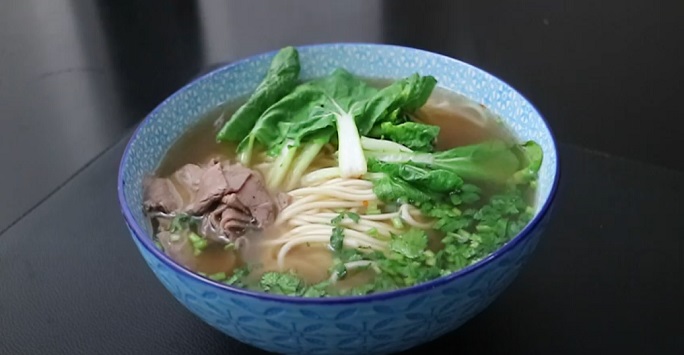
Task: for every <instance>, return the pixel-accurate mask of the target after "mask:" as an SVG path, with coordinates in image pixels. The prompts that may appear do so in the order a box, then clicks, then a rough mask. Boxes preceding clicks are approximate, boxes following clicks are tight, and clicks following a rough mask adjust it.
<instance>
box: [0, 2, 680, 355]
mask: <svg viewBox="0 0 684 355" xmlns="http://www.w3.org/2000/svg"><path fill="white" fill-rule="evenodd" d="M683 16H684V3H682V2H681V1H645V0H643V1H638V0H626V1H625V0H623V1H618V0H606V1H600V2H599V1H583V0H576V1H560V0H545V1H542V0H529V1H521V0H515V1H491V0H481V1H476V0H472V1H446V0H445V1H421V2H417V1H397V0H394V1H362V0H358V1H345V2H326V3H325V4H324V3H323V2H319V1H277V2H276V1H272V2H264V1H209V0H198V1H181V0H175V1H172V0H147V1H116V2H115V1H76V0H72V1H69V0H54V1H52V0H51V1H40V0H34V1H13V2H10V1H5V2H0V122H1V126H0V167H2V168H0V169H2V173H1V174H0V201H1V203H0V354H47V353H63V354H77V353H80V354H124V353H126V354H128V353H140V354H155V353H160V354H161V353H163V354H188V353H228V354H242V353H248V354H251V353H253V354H256V353H260V352H259V351H258V350H256V349H253V348H251V347H248V346H246V345H243V344H240V343H238V342H236V341H234V340H232V339H230V338H228V337H226V336H224V335H222V334H221V333H219V332H218V331H216V330H214V329H213V328H211V327H209V326H207V325H205V324H204V323H202V322H201V321H200V320H199V319H198V318H196V317H194V316H193V315H192V314H190V313H189V311H187V310H185V309H184V308H183V307H182V306H180V305H179V304H178V303H177V302H176V301H175V300H174V299H173V298H172V296H171V295H170V294H169V293H168V292H167V291H166V290H165V289H163V287H162V286H161V284H160V283H159V282H157V281H156V279H155V278H154V276H153V274H152V273H151V272H150V271H149V270H148V269H147V267H146V266H145V265H144V262H143V260H142V258H141V257H140V256H139V254H138V252H137V251H136V249H135V247H134V245H133V243H132V241H131V240H130V237H129V236H128V233H127V231H126V229H125V227H124V224H123V221H122V218H121V216H120V214H119V208H118V202H117V199H116V186H115V179H116V172H117V168H118V162H119V159H120V157H121V154H122V150H123V146H124V144H125V143H126V141H127V139H128V137H129V135H130V133H131V131H132V129H133V128H134V127H135V125H136V124H137V123H138V122H140V120H141V119H142V118H143V117H144V116H145V114H146V113H147V112H149V111H150V110H151V109H152V108H154V106H156V105H157V104H158V103H159V102H160V101H161V100H163V98H164V97H166V96H168V95H169V94H171V93H172V92H174V91H175V90H177V89H178V88H180V87H181V86H182V85H183V84H184V83H186V82H187V81H188V80H190V79H192V78H193V77H194V76H196V75H198V74H200V73H202V72H205V71H207V70H209V69H210V68H212V67H215V66H217V65H220V64H221V63H226V62H229V61H232V60H235V59H238V58H242V57H245V56H249V55H252V54H256V53H260V52H263V51H266V50H272V49H276V48H279V47H282V46H284V45H287V44H293V45H300V44H309V43H320V42H336V41H338V42H339V41H345V42H352V41H353V42H378V43H393V44H401V45H407V46H413V47H419V48H423V49H427V50H431V51H434V52H439V53H443V54H446V55H449V56H452V57H455V58H458V59H461V60H464V61H467V62H469V63H472V64H474V65H476V66H478V67H480V68H483V69H484V70H486V71H489V72H490V73H493V74H495V75H497V76H498V77H500V78H502V79H503V80H505V81H507V82H508V83H510V84H511V85H512V86H514V87H515V88H517V89H518V90H520V91H521V92H522V93H523V94H524V95H525V96H527V97H528V98H529V99H530V100H531V101H532V102H533V103H534V104H535V105H536V106H537V107H538V108H539V110H540V111H541V112H542V114H543V115H544V116H545V117H546V118H547V119H548V121H549V123H550V125H551V127H552V129H553V130H554V133H555V134H556V136H557V138H558V140H559V142H560V143H559V150H560V157H561V164H562V166H561V169H562V171H563V178H562V182H561V186H560V190H559V196H558V199H557V202H556V210H555V214H554V218H553V221H552V223H551V224H550V226H549V228H548V232H547V233H546V235H545V237H544V239H543V240H542V242H541V243H540V246H539V248H538V251H537V253H536V254H535V255H534V257H533V259H532V260H531V262H530V263H529V264H528V266H527V267H526V268H525V269H524V271H523V272H522V274H521V275H520V277H519V278H518V279H517V280H516V282H515V283H514V284H513V285H512V286H511V287H510V288H509V289H507V290H506V291H505V293H504V294H503V295H502V296H501V297H500V298H499V299H498V300H497V301H496V302H495V303H494V304H493V305H492V306H491V307H489V308H488V309H487V310H485V311H484V312H483V313H482V314H480V315H478V316H477V317H476V318H474V319H473V320H472V321H470V322H469V323H467V324H466V325H465V326H463V327H462V328H460V329H459V330H457V331H455V332H453V333H451V334H448V335H445V336H444V337H442V338H440V339H439V340H437V341H435V342H432V343H429V344H426V345H424V346H422V347H420V348H417V349H415V350H414V351H415V352H416V353H419V352H426V351H427V352H435V351H437V349H438V347H444V346H446V347H454V348H455V349H459V351H462V352H463V353H480V354H482V353H487V354H489V353H491V354H499V353H520V354H537V353H539V354H549V353H553V354H561V353H568V354H576V353H600V352H602V353H611V354H612V353H623V354H632V353H641V354H681V353H684V223H682V216H683V214H682V213H684V209H683V208H682V205H683V204H684V186H683V185H684V158H682V155H681V154H682V148H681V144H682V142H683V140H682V138H681V137H683V136H684V124H682V120H683V118H684V114H683V112H682V111H683V110H682V107H683V106H682V99H681V97H683V96H684V84H683V83H684V23H683V22H682V20H681V19H682V18H683Z"/></svg>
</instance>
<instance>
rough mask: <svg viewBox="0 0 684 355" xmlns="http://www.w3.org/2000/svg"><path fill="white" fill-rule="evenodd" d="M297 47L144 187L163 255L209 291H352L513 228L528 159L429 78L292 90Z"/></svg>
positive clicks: (199, 127) (180, 144)
mask: <svg viewBox="0 0 684 355" xmlns="http://www.w3.org/2000/svg"><path fill="white" fill-rule="evenodd" d="M298 74H299V60H298V54H297V51H296V50H295V49H294V48H291V47H288V48H284V49H283V50H281V51H280V52H279V53H278V54H277V55H276V56H275V57H274V59H273V62H272V63H271V67H270V69H269V71H268V73H267V74H266V77H265V78H264V80H263V82H262V83H261V84H260V85H259V87H257V89H256V90H255V91H254V93H252V94H251V95H250V97H249V98H247V99H245V100H242V101H241V102H237V103H227V104H224V105H222V106H221V107H218V108H217V109H216V110H214V111H213V112H211V113H209V114H207V115H206V117H204V118H202V119H201V120H199V122H198V123H197V124H196V125H195V126H194V127H192V128H191V129H189V130H188V131H187V132H185V133H184V134H183V135H182V136H181V137H180V139H179V140H178V141H177V142H176V143H175V144H174V145H173V146H172V147H171V148H170V149H169V150H168V152H167V153H166V155H165V157H164V159H163V160H162V162H161V163H160V165H159V167H158V168H157V170H156V171H155V172H151V174H150V175H149V176H148V177H147V178H146V180H145V184H144V186H145V187H144V189H145V191H144V197H145V198H144V206H143V208H144V209H145V212H146V214H147V216H148V217H149V219H150V223H151V228H152V230H153V231H154V238H155V241H156V243H157V245H158V247H159V248H160V249H162V250H163V251H164V252H165V253H166V254H167V255H168V256H169V257H171V258H172V259H173V260H175V261H176V262H178V263H180V264H182V265H183V266H185V267H186V268H188V269H190V270H193V271H195V272H197V273H199V274H201V275H203V276H205V277H207V278H210V279H213V280H214V281H216V282H222V283H226V284H229V285H233V286H237V287H244V288H249V289H253V290H258V291H263V292H269V293H276V294H283V295H289V296H302V297H326V296H343V295H363V294H370V293H377V292H384V291H389V290H393V289H398V288H403V287H408V286H412V285H415V284H419V283H422V282H425V281H428V280H431V279H434V278H437V277H440V276H444V275H447V274H449V273H452V272H454V271H457V270H460V269H462V268H464V267H467V266H469V265H471V264H473V263H476V262H477V261H479V260H481V259H483V258H484V257H486V256H488V255H489V254H491V253H492V252H493V251H495V250H496V249H498V248H500V247H501V246H502V245H504V244H505V243H506V242H508V241H509V240H510V239H511V238H512V237H514V236H515V235H516V234H517V233H519V232H520V230H521V229H522V228H523V227H524V226H525V225H526V224H527V222H528V221H529V220H530V219H531V217H532V215H533V213H534V206H532V205H531V203H532V202H531V201H532V200H533V199H532V195H533V194H534V191H535V185H536V175H537V171H538V169H539V166H540V164H541V159H542V156H541V149H540V147H539V146H538V145H537V144H536V143H534V142H531V141H530V142H525V143H522V144H520V143H517V142H516V141H515V139H514V137H512V136H511V135H510V134H509V133H508V130H507V129H506V127H504V126H503V124H502V123H501V120H500V118H499V117H497V116H496V115H494V114H493V113H491V112H490V111H488V110H487V109H486V108H485V107H484V106H482V105H480V104H477V103H475V102H473V101H471V100H469V99H468V98H466V97H463V96H461V95H458V94H455V93H452V92H448V91H446V90H443V89H439V88H436V80H435V79H434V78H433V77H431V76H420V75H418V74H415V75H412V76H410V77H407V78H403V79H400V80H396V81H377V80H366V79H361V78H358V77H355V76H354V75H352V74H351V73H349V72H347V71H345V70H344V69H343V68H339V69H337V70H335V71H333V72H332V73H331V74H330V75H329V76H327V77H323V78H320V79H316V80H313V81H309V82H300V81H299V79H298Z"/></svg>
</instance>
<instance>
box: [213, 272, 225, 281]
mask: <svg viewBox="0 0 684 355" xmlns="http://www.w3.org/2000/svg"><path fill="white" fill-rule="evenodd" d="M209 278H210V279H212V280H214V281H224V280H226V278H227V277H226V273H225V272H217V273H215V274H211V275H209Z"/></svg>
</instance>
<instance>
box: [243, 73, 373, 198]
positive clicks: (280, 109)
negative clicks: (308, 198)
mask: <svg viewBox="0 0 684 355" xmlns="http://www.w3.org/2000/svg"><path fill="white" fill-rule="evenodd" d="M375 92H377V90H376V89H374V88H372V87H370V86H368V85H367V84H366V83H364V82H363V81H361V80H360V79H358V78H356V77H354V76H353V75H352V74H351V73H349V72H347V71H346V70H343V69H337V70H335V71H334V72H333V73H332V74H330V75H328V76H326V77H323V78H321V79H317V80H313V81H310V82H307V83H305V84H302V85H300V86H298V87H297V88H295V90H294V91H292V92H291V93H290V94H288V95H287V96H285V97H284V98H283V99H282V100H280V101H278V102H277V103H276V104H274V105H273V106H271V107H270V108H269V109H268V110H266V112H264V114H263V115H262V116H261V117H260V118H259V120H258V121H257V123H256V125H255V126H254V129H252V131H251V132H250V133H249V135H248V136H247V137H246V138H245V139H244V140H243V141H242V142H241V143H240V145H239V146H238V152H239V154H240V160H241V161H242V162H243V163H246V162H248V161H249V159H248V157H249V156H251V155H252V154H253V147H254V144H255V143H256V142H259V143H260V144H262V145H263V146H265V147H266V148H267V151H268V152H269V154H271V155H274V156H278V158H277V160H276V162H277V164H276V168H275V169H273V171H272V174H271V176H270V177H269V178H268V180H269V185H270V186H272V187H275V186H279V185H280V184H281V183H282V181H283V180H284V178H285V176H286V175H287V174H288V172H289V171H290V170H291V164H292V162H293V160H294V158H295V156H296V155H297V152H298V150H300V146H301V145H302V144H305V145H306V146H305V147H304V148H303V151H304V152H306V153H305V154H304V155H302V156H300V158H298V159H297V163H296V164H295V167H294V168H292V170H293V171H294V172H295V173H296V175H299V177H300V176H301V173H303V172H304V170H306V168H307V167H308V166H309V164H310V163H311V161H312V160H313V159H314V158H315V157H316V154H318V152H319V151H320V149H321V147H323V145H324V144H325V143H328V142H329V140H330V139H331V138H332V136H333V135H334V132H335V130H336V129H337V133H338V143H339V148H338V151H339V161H340V162H339V165H340V169H341V170H342V173H343V174H344V175H345V176H359V175H361V174H363V173H365V171H366V160H365V157H364V155H363V151H362V148H361V143H360V137H359V133H358V129H357V128H356V122H355V120H354V117H355V116H356V115H358V114H359V113H360V112H361V110H362V109H363V103H364V102H365V100H367V99H368V98H370V97H371V96H372V95H373V94H374V93H375ZM340 137H344V139H341V138H340ZM296 178H297V176H294V177H293V179H295V180H296Z"/></svg>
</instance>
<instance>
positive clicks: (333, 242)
mask: <svg viewBox="0 0 684 355" xmlns="http://www.w3.org/2000/svg"><path fill="white" fill-rule="evenodd" d="M330 246H331V247H332V248H333V250H342V247H344V228H342V227H335V228H333V231H332V235H331V236H330Z"/></svg>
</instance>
